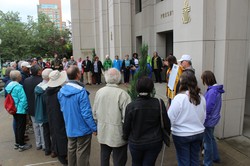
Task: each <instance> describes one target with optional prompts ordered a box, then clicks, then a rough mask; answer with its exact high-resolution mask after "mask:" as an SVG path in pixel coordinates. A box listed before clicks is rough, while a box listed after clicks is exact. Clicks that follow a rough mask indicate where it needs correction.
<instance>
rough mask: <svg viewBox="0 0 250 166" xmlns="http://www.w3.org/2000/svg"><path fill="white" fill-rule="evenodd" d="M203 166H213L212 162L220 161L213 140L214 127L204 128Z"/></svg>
mask: <svg viewBox="0 0 250 166" xmlns="http://www.w3.org/2000/svg"><path fill="white" fill-rule="evenodd" d="M204 149H205V153H204V162H203V163H204V166H211V165H213V161H217V162H219V161H220V156H219V153H218V149H217V144H216V141H215V139H214V127H206V129H205V132H204Z"/></svg>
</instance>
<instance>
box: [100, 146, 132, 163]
mask: <svg viewBox="0 0 250 166" xmlns="http://www.w3.org/2000/svg"><path fill="white" fill-rule="evenodd" d="M127 149H128V146H127V144H126V145H124V146H121V147H115V148H114V147H110V146H108V145H105V144H101V166H109V159H110V154H111V152H112V151H113V165H114V166H125V165H126V162H127Z"/></svg>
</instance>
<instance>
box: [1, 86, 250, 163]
mask: <svg viewBox="0 0 250 166" xmlns="http://www.w3.org/2000/svg"><path fill="white" fill-rule="evenodd" d="M155 86H156V97H161V98H163V99H164V100H165V101H166V98H165V85H164V84H155ZM100 87H101V85H92V86H87V87H86V88H87V89H88V90H89V92H90V93H91V94H90V99H91V103H92V104H93V100H94V96H95V92H96V91H97V90H98V89H99V88H100ZM121 88H123V89H126V87H125V86H123V85H121ZM11 124H12V116H10V115H9V114H8V113H7V112H6V111H5V110H4V109H3V97H0V166H1V165H2V166H36V165H42V166H50V165H53V166H58V165H60V164H59V162H58V161H57V159H55V158H54V159H53V158H51V157H47V156H45V155H44V152H43V151H41V150H39V151H38V150H36V149H35V148H34V147H33V148H32V149H30V150H27V151H24V152H18V151H16V150H14V148H13V144H14V136H13V132H12V127H11ZM29 137H30V141H29V143H31V144H32V145H35V142H34V136H33V134H29ZM218 147H219V152H220V155H221V160H222V162H221V164H216V166H217V165H222V166H238V165H239V166H249V165H250V140H249V139H248V138H246V137H243V136H240V137H235V138H230V139H225V140H219V141H218ZM91 148H92V149H91V159H90V164H91V165H92V166H99V165H100V162H99V161H100V155H99V153H100V147H99V144H98V142H97V140H96V137H93V139H92V147H91ZM128 154H129V151H128ZM161 158H162V152H161V153H160V155H159V157H158V159H157V163H156V165H157V166H160V163H161ZM201 160H202V158H201ZM111 165H112V164H111ZM127 165H128V166H129V165H131V157H130V155H129V158H128V163H127ZM163 165H164V166H176V165H177V163H176V158H175V149H174V145H173V144H171V147H170V148H166V150H165V154H164V155H163Z"/></svg>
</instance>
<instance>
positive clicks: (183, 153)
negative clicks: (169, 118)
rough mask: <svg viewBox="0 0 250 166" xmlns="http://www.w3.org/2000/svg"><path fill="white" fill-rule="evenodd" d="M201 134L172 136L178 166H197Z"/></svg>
mask: <svg viewBox="0 0 250 166" xmlns="http://www.w3.org/2000/svg"><path fill="white" fill-rule="evenodd" d="M202 140H203V133H201V134H197V135H192V136H186V137H180V136H176V135H173V141H174V145H175V149H176V155H177V160H178V166H199V165H200V163H199V154H200V150H201V143H202Z"/></svg>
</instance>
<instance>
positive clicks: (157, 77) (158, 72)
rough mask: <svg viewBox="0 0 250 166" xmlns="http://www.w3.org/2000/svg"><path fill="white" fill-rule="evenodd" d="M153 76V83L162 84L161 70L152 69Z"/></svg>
mask: <svg viewBox="0 0 250 166" xmlns="http://www.w3.org/2000/svg"><path fill="white" fill-rule="evenodd" d="M154 74H155V82H160V83H161V82H162V81H161V69H154Z"/></svg>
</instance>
